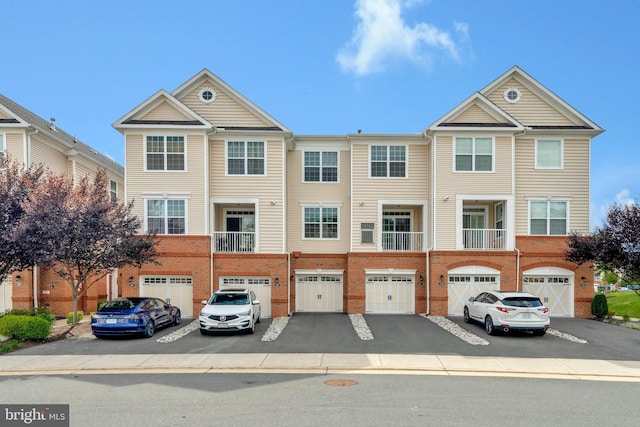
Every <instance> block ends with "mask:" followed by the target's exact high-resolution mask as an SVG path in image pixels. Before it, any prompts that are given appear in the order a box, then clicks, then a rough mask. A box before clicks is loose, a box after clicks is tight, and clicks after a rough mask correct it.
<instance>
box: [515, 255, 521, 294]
mask: <svg viewBox="0 0 640 427" xmlns="http://www.w3.org/2000/svg"><path fill="white" fill-rule="evenodd" d="M515 249H516V292H519V291H518V288H519V287H520V249H518V248H515Z"/></svg>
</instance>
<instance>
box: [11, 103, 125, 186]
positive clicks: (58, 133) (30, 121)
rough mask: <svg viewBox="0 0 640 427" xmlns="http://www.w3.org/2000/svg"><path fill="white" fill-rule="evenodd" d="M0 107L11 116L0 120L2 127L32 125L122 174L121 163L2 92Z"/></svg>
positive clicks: (26, 126) (103, 165) (101, 164)
mask: <svg viewBox="0 0 640 427" xmlns="http://www.w3.org/2000/svg"><path fill="white" fill-rule="evenodd" d="M0 108H1V109H2V111H4V112H5V113H7V115H8V116H10V117H12V118H11V119H2V120H1V121H0V125H2V126H3V127H4V126H5V125H6V126H12V127H22V128H28V127H33V128H34V129H37V130H38V131H39V132H40V133H42V134H44V135H46V136H48V137H50V138H52V139H54V140H56V141H58V142H59V143H61V144H62V145H63V146H66V147H67V148H68V149H74V150H76V151H77V152H78V153H79V154H81V155H83V156H84V157H87V158H89V159H90V160H92V161H94V162H96V163H97V164H98V165H100V166H101V167H103V168H105V169H108V170H111V171H113V172H115V173H117V174H119V175H121V176H124V167H123V166H122V165H120V164H119V163H117V162H116V161H114V160H112V159H110V158H109V157H107V156H105V155H103V154H101V153H99V152H98V151H96V150H95V149H93V148H92V147H90V146H89V145H87V144H85V143H83V142H82V141H80V140H79V139H78V138H76V137H75V136H72V135H70V134H68V133H67V132H65V131H64V130H62V129H61V128H59V127H58V126H57V125H55V124H54V123H52V122H49V121H46V120H45V119H43V118H42V117H40V116H38V115H37V114H35V113H33V112H31V111H29V110H27V109H26V108H24V107H23V106H21V105H19V104H17V103H16V102H14V101H12V100H10V99H9V98H7V97H5V96H4V95H2V94H0Z"/></svg>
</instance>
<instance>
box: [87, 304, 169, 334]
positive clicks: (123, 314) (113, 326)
mask: <svg viewBox="0 0 640 427" xmlns="http://www.w3.org/2000/svg"><path fill="white" fill-rule="evenodd" d="M180 320H181V319H180V309H179V308H178V307H175V306H173V305H171V304H168V303H167V302H165V301H163V300H161V299H159V298H144V297H129V298H118V299H115V300H113V301H109V302H107V303H106V304H105V305H103V306H102V307H100V309H99V310H98V311H97V312H96V313H95V314H93V316H91V331H92V332H93V335H95V336H96V337H98V338H101V337H103V336H107V335H143V336H144V337H146V338H149V337H151V336H153V334H154V333H155V331H156V330H157V329H159V328H161V327H164V326H171V325H178V324H179V323H180Z"/></svg>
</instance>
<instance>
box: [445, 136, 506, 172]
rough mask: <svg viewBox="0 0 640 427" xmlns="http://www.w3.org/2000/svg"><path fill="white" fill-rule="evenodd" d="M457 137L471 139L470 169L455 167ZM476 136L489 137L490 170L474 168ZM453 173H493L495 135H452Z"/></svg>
mask: <svg viewBox="0 0 640 427" xmlns="http://www.w3.org/2000/svg"><path fill="white" fill-rule="evenodd" d="M458 138H471V140H472V144H471V147H472V151H471V170H470V171H459V170H457V169H456V156H457V152H458V151H457V146H458ZM477 138H491V170H488V171H477V170H476V139H477ZM452 166H453V173H495V171H496V138H495V136H460V135H458V136H454V137H453V165H452Z"/></svg>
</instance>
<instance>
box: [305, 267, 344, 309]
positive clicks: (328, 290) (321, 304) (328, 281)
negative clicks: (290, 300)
mask: <svg viewBox="0 0 640 427" xmlns="http://www.w3.org/2000/svg"><path fill="white" fill-rule="evenodd" d="M342 288H343V282H342V275H335V276H334V275H300V276H297V277H296V311H300V312H303V311H306V312H340V313H341V312H342V311H343V308H342V295H343V290H342Z"/></svg>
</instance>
